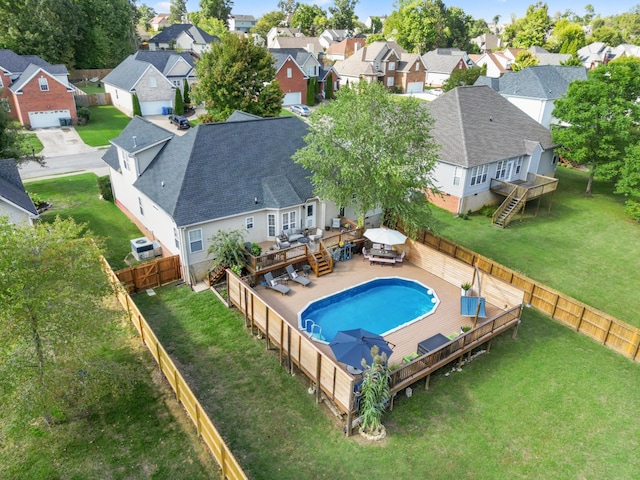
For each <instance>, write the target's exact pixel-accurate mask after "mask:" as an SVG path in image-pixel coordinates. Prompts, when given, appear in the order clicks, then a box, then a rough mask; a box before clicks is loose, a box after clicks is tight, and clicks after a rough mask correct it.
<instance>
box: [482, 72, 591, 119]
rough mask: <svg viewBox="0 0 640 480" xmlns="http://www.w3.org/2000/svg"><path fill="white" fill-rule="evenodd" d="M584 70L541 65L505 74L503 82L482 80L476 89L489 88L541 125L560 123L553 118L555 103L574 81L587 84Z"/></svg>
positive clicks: (489, 79)
mask: <svg viewBox="0 0 640 480" xmlns="http://www.w3.org/2000/svg"><path fill="white" fill-rule="evenodd" d="M586 79H587V70H586V69H585V68H584V67H569V66H561V65H542V66H540V65H539V66H534V67H527V68H524V69H522V70H520V71H518V72H506V73H504V74H503V75H502V77H500V78H491V77H485V76H481V77H479V78H478V80H476V83H475V84H476V85H487V86H489V87H491V88H492V89H493V90H495V91H496V92H498V93H499V94H500V95H502V96H503V97H504V98H506V99H507V100H509V101H510V102H511V103H512V104H514V105H515V106H516V107H518V108H519V109H520V110H522V111H523V112H524V113H526V114H527V115H529V116H530V117H531V118H533V119H534V120H535V121H536V122H538V123H540V124H541V125H543V126H545V127H547V128H550V127H551V124H553V123H557V120H556V119H555V118H554V117H553V116H552V112H553V109H554V107H555V101H556V100H557V99H558V98H560V97H562V96H563V95H564V94H565V93H566V92H567V90H568V88H569V84H570V83H571V82H573V81H575V80H586Z"/></svg>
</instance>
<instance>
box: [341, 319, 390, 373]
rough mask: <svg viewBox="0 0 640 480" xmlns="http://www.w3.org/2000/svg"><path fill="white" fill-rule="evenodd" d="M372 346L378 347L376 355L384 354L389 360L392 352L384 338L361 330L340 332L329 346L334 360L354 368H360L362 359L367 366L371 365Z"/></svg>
mask: <svg viewBox="0 0 640 480" xmlns="http://www.w3.org/2000/svg"><path fill="white" fill-rule="evenodd" d="M374 345H377V346H378V355H382V354H383V353H386V354H387V358H389V357H390V356H391V354H392V353H393V350H391V347H389V344H388V343H387V342H386V341H385V339H384V338H382V337H381V336H380V335H378V334H376V333H372V332H369V331H367V330H364V329H362V328H355V329H353V330H341V331H339V332H338V333H337V334H336V336H335V337H334V338H333V340H332V341H331V343H330V344H329V346H330V347H331V350H332V351H333V354H334V355H335V357H336V360H338V361H339V362H341V363H346V364H347V365H351V366H352V367H355V368H360V367H361V366H362V359H363V358H364V359H365V362H366V363H367V365H371V364H372V363H373V357H372V356H371V347H373V346H374Z"/></svg>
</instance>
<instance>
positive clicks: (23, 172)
mask: <svg viewBox="0 0 640 480" xmlns="http://www.w3.org/2000/svg"><path fill="white" fill-rule="evenodd" d="M105 152H106V149H105V150H97V151H93V152H86V153H76V154H72V155H62V156H56V157H46V158H45V162H46V165H45V166H44V167H41V166H40V165H38V164H37V163H34V162H28V163H26V164H24V165H23V166H22V167H21V168H20V177H22V180H23V181H27V180H34V179H36V178H42V177H51V176H58V175H69V174H71V173H75V172H77V173H81V172H86V171H92V172H94V173H95V174H96V175H98V176H102V175H108V174H109V167H108V166H107V164H106V163H104V161H102V155H104V153H105Z"/></svg>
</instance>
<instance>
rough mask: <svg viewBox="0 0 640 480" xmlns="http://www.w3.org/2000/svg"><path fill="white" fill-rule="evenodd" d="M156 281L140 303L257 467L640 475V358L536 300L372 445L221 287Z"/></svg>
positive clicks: (247, 462)
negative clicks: (286, 363)
mask: <svg viewBox="0 0 640 480" xmlns="http://www.w3.org/2000/svg"><path fill="white" fill-rule="evenodd" d="M156 292H157V296H155V297H149V296H147V295H146V294H138V295H137V296H136V298H135V301H136V303H137V304H138V305H139V306H140V307H141V309H142V312H143V314H144V315H145V317H146V318H147V320H148V321H149V322H150V323H151V325H152V327H153V328H154V330H155V331H156V333H157V335H158V336H159V338H160V339H161V341H162V342H163V344H164V345H165V347H166V348H167V350H168V351H169V352H170V353H171V354H172V355H173V356H174V358H176V359H177V362H178V364H180V365H182V368H183V373H184V374H185V376H186V377H187V378H190V379H192V382H193V387H194V390H195V391H196V392H197V395H198V397H199V398H200V401H201V402H202V403H203V405H204V406H205V408H206V409H207V411H208V413H209V415H210V416H211V418H212V420H213V421H214V423H215V424H216V426H217V427H218V429H219V430H220V431H221V433H222V435H223V437H224V438H225V439H226V441H227V442H228V444H229V446H230V447H231V449H232V451H233V452H234V454H235V456H236V457H237V458H238V460H239V461H240V462H241V464H242V465H243V468H244V469H245V471H246V472H247V473H248V475H249V476H250V477H251V478H256V479H274V478H278V479H300V478H314V479H320V478H327V479H338V478H340V479H342V478H344V479H347V478H348V479H368V478H371V476H372V475H374V476H375V477H376V478H452V479H453V478H477V479H487V478H491V479H513V478H554V479H564V478H567V479H574V478H633V477H634V476H635V475H636V474H635V473H634V472H636V471H637V470H638V469H639V468H640V458H639V457H638V456H637V454H636V452H637V449H638V448H639V447H640V420H638V418H637V415H636V412H637V398H638V395H640V382H639V381H638V380H639V379H640V365H637V364H634V363H631V362H629V361H628V360H626V359H625V358H623V357H622V356H619V355H617V354H615V353H614V352H612V351H610V350H608V349H606V348H603V347H601V346H600V345H598V344H596V343H595V342H593V341H592V340H590V339H588V338H587V337H584V336H582V335H577V334H575V333H573V332H572V331H570V330H569V329H567V328H565V327H563V326H561V325H559V324H557V323H555V322H553V321H551V320H549V319H547V318H546V317H543V316H542V315H540V314H538V313H537V312H535V311H534V310H531V309H527V310H525V312H524V315H523V323H522V325H521V326H520V331H519V335H518V340H517V341H513V340H511V336H510V334H509V333H508V334H506V335H502V336H501V337H498V338H497V339H496V340H494V342H493V345H492V350H491V353H490V354H487V355H481V356H480V357H479V358H478V359H476V360H475V361H473V362H472V363H470V364H468V365H466V366H464V367H463V369H462V372H455V373H452V374H451V375H450V376H449V377H446V376H445V375H444V374H438V375H436V376H435V377H434V378H432V381H431V386H432V388H431V390H430V391H428V392H426V391H425V390H424V388H423V387H424V381H421V382H419V383H418V384H416V385H414V390H413V397H412V398H410V399H408V398H406V397H405V396H404V395H399V397H398V398H397V399H396V408H395V410H394V411H393V412H391V414H389V415H387V416H385V418H384V420H383V423H384V424H385V426H386V427H387V433H388V437H387V439H385V440H384V441H383V442H381V443H380V444H368V443H366V442H364V441H363V440H361V439H360V437H358V436H354V437H351V438H346V437H344V436H343V435H342V433H341V431H340V429H339V428H338V427H337V426H336V423H335V422H334V419H333V417H332V415H331V414H329V413H325V411H324V410H323V407H321V406H319V405H316V404H315V396H313V395H309V394H308V393H307V387H308V383H307V380H305V379H304V376H303V375H302V374H298V375H297V376H296V377H291V376H289V375H288V374H287V373H286V372H285V371H284V369H282V368H281V367H280V366H279V364H278V357H277V354H276V352H268V353H267V352H265V341H264V340H257V339H255V338H253V337H251V336H250V335H249V334H248V331H247V330H246V329H245V327H244V324H243V319H242V318H241V317H240V316H239V315H237V312H235V311H234V310H229V309H227V308H226V307H224V306H222V305H221V304H220V303H219V302H218V301H217V300H216V299H215V297H214V296H213V294H211V293H210V292H202V293H198V294H195V293H193V292H192V291H191V290H190V289H188V288H187V287H173V286H169V287H165V288H162V289H157V290H156ZM613 372H615V373H613ZM372 472H375V473H372Z"/></svg>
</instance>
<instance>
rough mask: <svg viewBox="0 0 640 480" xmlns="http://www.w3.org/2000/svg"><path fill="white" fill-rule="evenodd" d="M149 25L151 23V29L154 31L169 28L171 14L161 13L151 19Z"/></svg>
mask: <svg viewBox="0 0 640 480" xmlns="http://www.w3.org/2000/svg"><path fill="white" fill-rule="evenodd" d="M149 25H151V29H152V30H153V31H154V32H159V31H160V30H162V29H163V28H167V27H168V26H169V25H171V24H170V23H169V14H168V13H159V14H157V15H156V16H155V17H153V18H152V19H151V20H149Z"/></svg>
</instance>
